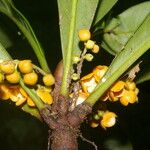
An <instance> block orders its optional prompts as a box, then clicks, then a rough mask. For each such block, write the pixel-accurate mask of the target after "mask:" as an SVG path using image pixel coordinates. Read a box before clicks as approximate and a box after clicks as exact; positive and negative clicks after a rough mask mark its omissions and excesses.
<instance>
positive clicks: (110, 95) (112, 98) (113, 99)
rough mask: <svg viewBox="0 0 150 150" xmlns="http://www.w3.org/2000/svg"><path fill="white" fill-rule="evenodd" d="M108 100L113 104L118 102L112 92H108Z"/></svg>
mask: <svg viewBox="0 0 150 150" xmlns="http://www.w3.org/2000/svg"><path fill="white" fill-rule="evenodd" d="M109 100H110V101H113V102H116V101H118V100H119V98H118V97H117V96H116V95H115V93H114V92H112V91H110V92H109Z"/></svg>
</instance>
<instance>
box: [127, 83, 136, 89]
mask: <svg viewBox="0 0 150 150" xmlns="http://www.w3.org/2000/svg"><path fill="white" fill-rule="evenodd" d="M125 87H126V88H127V89H128V90H135V89H136V84H135V82H133V81H126V84H125Z"/></svg>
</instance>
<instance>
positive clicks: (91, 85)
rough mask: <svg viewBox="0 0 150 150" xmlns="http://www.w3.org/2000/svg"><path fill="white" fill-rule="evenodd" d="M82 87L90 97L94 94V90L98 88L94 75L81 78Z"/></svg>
mask: <svg viewBox="0 0 150 150" xmlns="http://www.w3.org/2000/svg"><path fill="white" fill-rule="evenodd" d="M81 86H82V89H83V91H84V92H85V93H86V94H88V95H89V94H90V93H91V92H93V90H94V89H95V87H96V86H97V83H96V80H95V78H94V76H93V73H90V74H88V75H86V76H84V77H82V78H81Z"/></svg>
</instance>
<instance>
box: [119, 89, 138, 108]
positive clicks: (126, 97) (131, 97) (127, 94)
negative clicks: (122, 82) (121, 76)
mask: <svg viewBox="0 0 150 150" xmlns="http://www.w3.org/2000/svg"><path fill="white" fill-rule="evenodd" d="M137 100H138V99H137V95H136V93H135V92H134V91H132V90H129V91H128V90H125V91H124V92H123V95H122V97H121V98H120V102H121V103H122V104H123V105H124V106H127V105H128V103H131V104H133V103H135V102H137Z"/></svg>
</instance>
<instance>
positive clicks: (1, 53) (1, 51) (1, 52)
mask: <svg viewBox="0 0 150 150" xmlns="http://www.w3.org/2000/svg"><path fill="white" fill-rule="evenodd" d="M10 59H11V56H10V55H9V54H8V53H7V51H6V50H5V48H4V46H3V45H2V44H1V42H0V60H10Z"/></svg>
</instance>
